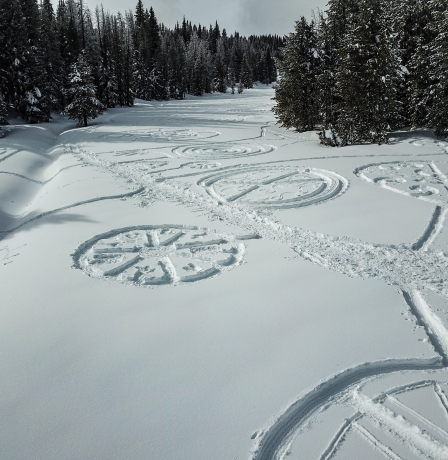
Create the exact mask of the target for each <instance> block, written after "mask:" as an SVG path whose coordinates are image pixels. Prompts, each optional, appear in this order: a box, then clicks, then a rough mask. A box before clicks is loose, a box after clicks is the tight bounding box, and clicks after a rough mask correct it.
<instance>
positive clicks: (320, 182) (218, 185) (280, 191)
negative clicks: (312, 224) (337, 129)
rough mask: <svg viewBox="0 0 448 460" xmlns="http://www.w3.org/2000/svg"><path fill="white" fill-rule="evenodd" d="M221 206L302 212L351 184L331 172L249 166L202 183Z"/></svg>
mask: <svg viewBox="0 0 448 460" xmlns="http://www.w3.org/2000/svg"><path fill="white" fill-rule="evenodd" d="M198 184H199V185H202V186H203V187H204V188H205V189H206V190H207V192H208V194H209V195H210V196H212V197H213V198H215V199H217V200H218V201H219V202H221V203H222V202H234V201H239V202H241V203H244V204H248V205H250V206H251V207H255V208H274V209H286V208H298V207H302V206H308V205H311V204H318V203H322V202H323V201H326V200H329V199H331V198H335V197H336V196H338V195H340V194H341V193H343V192H344V191H345V190H346V188H347V186H348V183H347V180H346V179H345V178H343V177H342V176H339V175H338V174H335V173H333V172H331V171H324V170H320V169H314V168H298V167H294V166H278V165H277V166H276V165H267V166H245V167H240V168H238V169H232V170H227V171H224V172H223V171H222V172H220V173H218V174H214V175H211V176H207V177H205V178H203V179H201V180H200V181H199V182H198Z"/></svg>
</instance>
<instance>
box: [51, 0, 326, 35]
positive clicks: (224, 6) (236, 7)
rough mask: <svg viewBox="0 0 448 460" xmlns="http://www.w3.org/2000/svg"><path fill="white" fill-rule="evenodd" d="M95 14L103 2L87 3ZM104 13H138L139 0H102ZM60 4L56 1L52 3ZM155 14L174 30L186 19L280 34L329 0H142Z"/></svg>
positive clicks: (246, 31)
mask: <svg viewBox="0 0 448 460" xmlns="http://www.w3.org/2000/svg"><path fill="white" fill-rule="evenodd" d="M85 2H86V3H87V5H89V7H90V8H91V10H92V11H94V9H95V6H96V5H97V4H100V3H101V0H98V1H97V0H85ZM102 3H103V6H104V9H105V10H109V11H110V12H111V13H117V12H118V11H120V12H124V11H126V10H129V9H132V10H133V11H134V10H135V5H136V4H137V0H102ZM53 4H55V5H56V4H57V0H53ZM143 4H144V6H145V7H146V8H148V9H149V7H150V6H152V7H153V8H154V12H155V14H156V17H157V19H158V21H159V22H163V23H164V24H165V25H167V26H168V27H173V26H174V24H175V23H176V21H177V20H178V21H179V22H181V21H182V18H183V16H184V15H185V16H186V18H187V19H188V20H190V21H192V22H193V23H194V24H198V23H200V24H202V25H206V26H207V27H208V26H209V24H211V23H213V24H214V23H215V20H218V23H219V25H220V27H221V29H222V28H225V29H226V30H227V32H228V33H229V34H230V33H232V32H234V31H235V30H237V31H238V32H240V33H241V34H242V35H250V34H277V35H284V34H288V33H290V32H292V31H293V28H294V23H295V21H296V20H298V19H299V18H300V16H305V17H306V18H307V19H310V18H311V10H317V9H318V8H320V9H321V10H324V9H325V7H326V4H327V0H143Z"/></svg>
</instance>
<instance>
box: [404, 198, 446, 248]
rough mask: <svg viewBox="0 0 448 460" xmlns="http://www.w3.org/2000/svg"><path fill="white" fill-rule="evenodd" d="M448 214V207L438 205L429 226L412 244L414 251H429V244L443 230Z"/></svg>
mask: <svg viewBox="0 0 448 460" xmlns="http://www.w3.org/2000/svg"><path fill="white" fill-rule="evenodd" d="M447 214H448V207H447V206H445V207H441V206H436V207H435V210H434V213H433V215H432V218H431V220H430V222H429V225H428V228H427V229H426V230H425V232H424V233H423V235H422V236H421V237H420V238H419V239H418V241H417V242H416V243H414V244H413V245H412V249H413V250H414V251H420V250H421V251H427V250H428V248H429V246H431V244H432V243H433V242H434V241H435V239H436V238H437V236H438V235H439V234H440V232H441V231H442V230H443V225H444V223H445V220H446V216H447Z"/></svg>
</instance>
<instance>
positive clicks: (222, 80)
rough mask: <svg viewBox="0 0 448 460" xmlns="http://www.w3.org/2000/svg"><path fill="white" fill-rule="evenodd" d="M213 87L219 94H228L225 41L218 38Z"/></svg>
mask: <svg viewBox="0 0 448 460" xmlns="http://www.w3.org/2000/svg"><path fill="white" fill-rule="evenodd" d="M217 25H218V24H216V26H217ZM215 30H216V29H215ZM218 30H219V29H218ZM213 87H214V89H215V91H218V92H219V93H225V92H227V66H226V53H225V45H224V41H223V40H222V39H221V38H218V40H217V41H216V56H215V78H214V79H213Z"/></svg>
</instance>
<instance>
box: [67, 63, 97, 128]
mask: <svg viewBox="0 0 448 460" xmlns="http://www.w3.org/2000/svg"><path fill="white" fill-rule="evenodd" d="M69 81H70V86H69V89H68V93H69V97H70V99H71V102H70V104H68V105H67V107H66V108H65V113H66V114H67V115H68V117H69V119H70V120H76V121H77V122H78V124H79V125H80V126H87V122H88V120H90V119H94V118H97V117H98V115H99V114H101V113H102V112H103V110H104V106H103V104H101V102H100V101H99V100H98V99H97V98H96V96H95V87H94V85H93V83H92V70H91V68H90V67H89V65H88V64H87V62H86V60H85V58H84V56H83V55H82V54H80V55H79V57H78V60H77V62H76V63H75V64H73V65H72V67H71V69H70V74H69Z"/></svg>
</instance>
